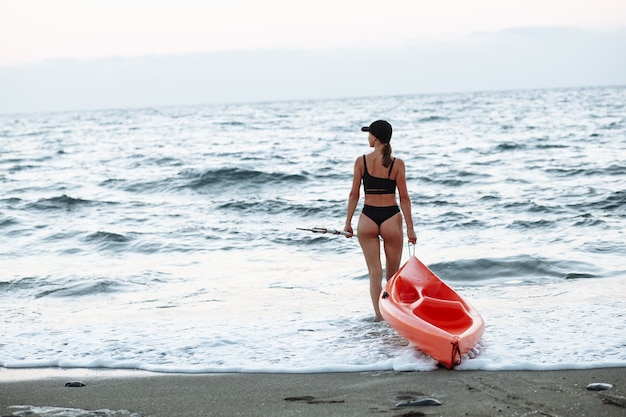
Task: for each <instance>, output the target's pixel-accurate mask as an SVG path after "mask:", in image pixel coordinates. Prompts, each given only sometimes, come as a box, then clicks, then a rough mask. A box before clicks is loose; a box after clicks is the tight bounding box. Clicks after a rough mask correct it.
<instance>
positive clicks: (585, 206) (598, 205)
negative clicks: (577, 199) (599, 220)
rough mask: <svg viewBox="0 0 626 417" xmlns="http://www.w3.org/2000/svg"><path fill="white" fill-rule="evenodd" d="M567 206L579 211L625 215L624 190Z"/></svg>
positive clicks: (625, 197) (625, 198)
mask: <svg viewBox="0 0 626 417" xmlns="http://www.w3.org/2000/svg"><path fill="white" fill-rule="evenodd" d="M567 207H568V208H569V209H572V210H576V211H579V212H585V213H588V212H589V211H596V210H598V211H601V212H603V213H604V214H617V215H619V216H624V215H626V190H620V191H615V192H613V193H610V194H608V195H605V196H603V197H601V198H599V199H596V200H594V201H589V202H583V203H578V204H568V205H567Z"/></svg>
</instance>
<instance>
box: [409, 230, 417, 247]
mask: <svg viewBox="0 0 626 417" xmlns="http://www.w3.org/2000/svg"><path fill="white" fill-rule="evenodd" d="M406 234H407V235H408V236H409V243H412V244H414V245H415V243H416V242H417V236H416V235H415V231H414V230H413V228H410V229H407V231H406Z"/></svg>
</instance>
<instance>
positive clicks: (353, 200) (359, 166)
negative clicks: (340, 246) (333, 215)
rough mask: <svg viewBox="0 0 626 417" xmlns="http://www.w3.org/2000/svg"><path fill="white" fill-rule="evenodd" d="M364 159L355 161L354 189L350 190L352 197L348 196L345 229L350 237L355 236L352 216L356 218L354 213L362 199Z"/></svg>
mask: <svg viewBox="0 0 626 417" xmlns="http://www.w3.org/2000/svg"><path fill="white" fill-rule="evenodd" d="M361 159H362V158H357V159H356V161H354V174H353V176H352V188H351V189H350V195H349V196H348V212H347V214H346V224H345V226H344V228H343V230H345V231H346V232H348V233H350V236H348V237H352V235H353V234H354V230H352V216H354V211H355V210H356V206H357V204H358V203H359V198H360V195H361V194H360V189H361V178H362V177H363V162H362V161H361Z"/></svg>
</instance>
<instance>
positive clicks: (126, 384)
mask: <svg viewBox="0 0 626 417" xmlns="http://www.w3.org/2000/svg"><path fill="white" fill-rule="evenodd" d="M74 381H80V382H82V383H84V384H85V386H82V387H66V386H65V384H66V383H68V382H74ZM592 383H605V384H610V385H612V387H611V388H610V389H608V390H605V391H591V390H589V389H587V387H588V385H589V384H592ZM424 399H434V400H437V401H438V402H440V403H441V405H416V401H419V400H424ZM16 406H23V407H22V408H19V407H16ZM26 406H30V407H26ZM42 407H43V408H42ZM53 407H60V408H67V409H68V410H66V411H65V412H64V413H65V414H59V413H58V412H59V410H55V409H54V408H53ZM96 411H97V412H96ZM52 412H57V414H54V415H55V416H68V417H73V416H78V415H80V416H81V417H91V416H93V417H100V416H131V417H149V416H151V417H166V416H167V417H171V416H231V415H243V416H266V415H267V416H291V415H298V416H316V415H338V416H363V415H375V414H384V415H391V416H417V415H429V416H430V415H433V416H458V415H468V416H495V415H501V416H514V415H516V416H521V415H548V416H565V417H569V416H572V417H573V416H582V415H588V416H597V417H600V416H609V417H612V416H623V415H625V414H626V367H619V368H596V369H581V370H558V371H454V370H452V371H450V370H446V369H437V370H434V371H425V372H394V371H380V372H373V371H370V372H355V373H308V374H301V373H298V374H291V373H283V374H278V373H268V374H264V373H224V374H161V373H152V372H148V371H134V370H106V369H80V368H72V369H63V368H51V369H50V368H44V369H6V368H0V413H1V414H0V415H1V416H2V417H5V416H19V415H28V416H29V417H39V416H41V417H46V416H47V415H48V416H51V415H52ZM20 413H21V414H20ZM27 413H29V414H27Z"/></svg>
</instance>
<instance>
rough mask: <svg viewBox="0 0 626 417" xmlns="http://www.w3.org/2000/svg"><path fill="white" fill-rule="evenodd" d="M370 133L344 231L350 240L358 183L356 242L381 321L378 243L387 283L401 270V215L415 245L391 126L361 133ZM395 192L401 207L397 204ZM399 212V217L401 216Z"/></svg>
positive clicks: (357, 168) (356, 172)
mask: <svg viewBox="0 0 626 417" xmlns="http://www.w3.org/2000/svg"><path fill="white" fill-rule="evenodd" d="M361 130H362V131H363V132H369V137H368V140H369V145H370V147H372V148H374V151H373V152H372V153H370V154H368V155H363V156H362V157H361V156H359V157H358V158H357V159H356V161H355V162H354V177H353V179H352V189H351V190H350V197H349V199H348V214H347V216H346V225H345V228H344V230H345V231H346V232H348V233H349V236H348V237H352V236H353V234H354V231H353V230H352V216H353V215H354V211H355V210H356V206H357V204H358V202H359V197H360V195H359V189H360V186H361V179H362V180H363V190H364V193H365V204H364V206H363V211H362V213H361V216H360V217H359V224H358V226H357V232H358V239H359V243H360V245H361V249H362V250H363V255H364V256H365V262H366V263H367V269H368V272H369V278H370V295H371V297H372V303H373V305H374V312H375V313H376V321H381V320H383V318H382V316H381V315H380V309H379V308H378V297H379V296H380V293H381V291H382V278H383V268H382V265H381V260H380V239H379V236H380V237H382V239H383V244H384V249H385V258H386V263H385V265H386V271H387V274H386V275H387V277H386V278H387V279H389V278H391V277H392V276H393V274H395V273H396V271H397V270H398V268H400V261H401V258H402V247H403V246H404V242H403V232H402V215H404V219H405V222H406V229H407V234H408V238H409V242H411V243H413V244H415V242H416V241H417V237H416V236H415V232H414V231H413V219H412V218H411V200H410V199H409V193H408V191H407V187H406V174H405V167H404V162H403V161H402V160H401V159H399V158H393V157H392V156H391V145H390V144H389V141H390V140H391V132H392V129H391V125H390V124H389V123H387V122H386V121H384V120H377V121H375V122H373V123H372V124H371V125H369V126H365V127H363V128H362V129H361ZM396 188H397V189H398V195H399V197H400V207H398V203H397V201H396ZM400 211H402V214H401V213H400Z"/></svg>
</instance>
